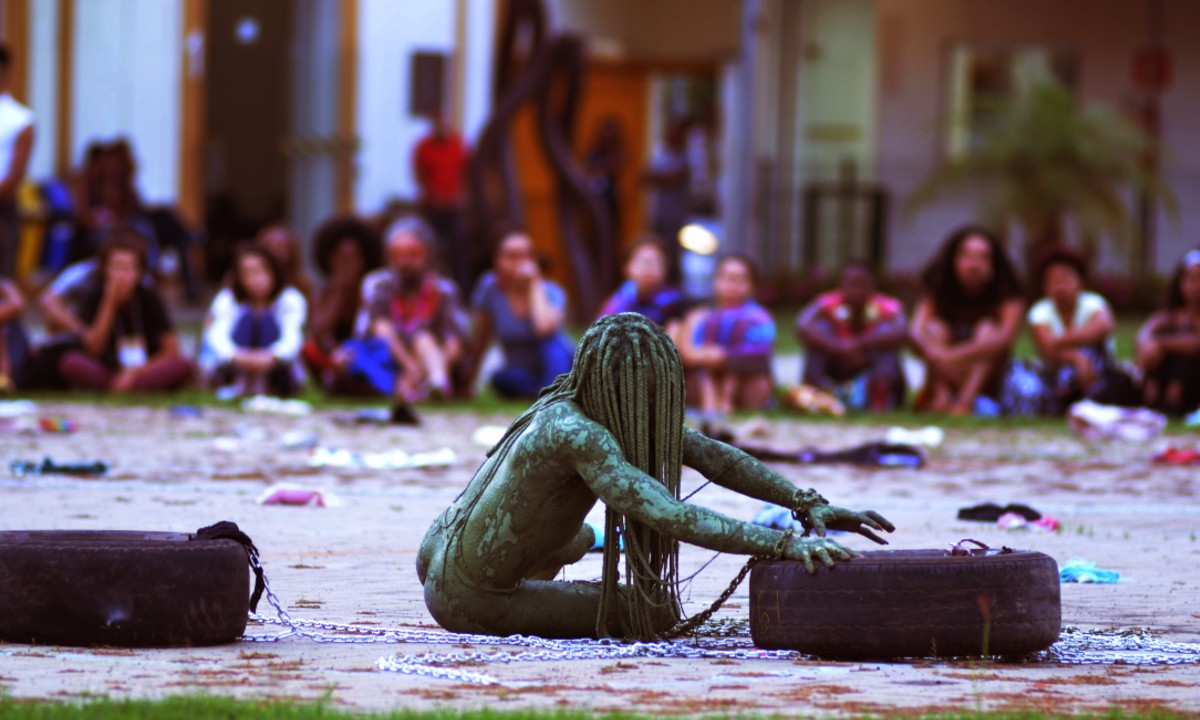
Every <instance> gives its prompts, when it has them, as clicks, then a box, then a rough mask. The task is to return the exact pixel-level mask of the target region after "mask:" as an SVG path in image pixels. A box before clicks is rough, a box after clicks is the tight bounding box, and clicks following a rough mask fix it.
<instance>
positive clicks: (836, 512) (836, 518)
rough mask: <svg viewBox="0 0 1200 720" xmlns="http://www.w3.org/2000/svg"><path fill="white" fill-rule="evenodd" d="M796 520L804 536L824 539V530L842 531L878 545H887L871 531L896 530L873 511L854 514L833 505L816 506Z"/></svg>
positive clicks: (851, 511)
mask: <svg viewBox="0 0 1200 720" xmlns="http://www.w3.org/2000/svg"><path fill="white" fill-rule="evenodd" d="M796 519H797V520H799V521H800V522H801V524H803V525H804V534H805V535H810V534H812V533H814V532H815V533H816V534H817V535H819V536H820V537H825V531H826V530H842V531H845V532H852V533H858V534H859V535H862V536H863V537H865V538H868V539H870V540H873V541H874V542H877V543H879V544H880V545H887V544H888V543H887V540H884V539H883V538H881V537H879V536H878V535H876V534H875V533H874V532H872V531H873V530H879V531H887V532H893V531H895V529H896V526H895V525H893V524H892V523H891V522H889V521H888V519H887V518H885V517H884V516H882V515H880V514H879V513H877V512H875V511H874V510H867V511H866V512H855V511H853V510H847V509H845V508H840V507H835V506H833V505H816V506H814V507H812V508H811V509H810V510H809V511H808V512H807V513H805V514H803V515H800V516H797V518H796Z"/></svg>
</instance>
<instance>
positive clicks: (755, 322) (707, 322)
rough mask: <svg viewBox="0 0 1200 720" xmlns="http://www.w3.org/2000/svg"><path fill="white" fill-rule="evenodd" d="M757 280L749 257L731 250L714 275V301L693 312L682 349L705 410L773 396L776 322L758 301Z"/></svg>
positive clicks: (752, 405)
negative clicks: (772, 372) (732, 253)
mask: <svg viewBox="0 0 1200 720" xmlns="http://www.w3.org/2000/svg"><path fill="white" fill-rule="evenodd" d="M757 282H758V270H757V268H756V267H755V265H754V263H753V261H751V260H750V258H748V257H746V256H744V255H726V256H725V257H723V258H721V260H720V261H718V262H717V266H716V269H715V272H714V275H713V302H712V304H711V306H708V307H702V308H698V309H697V310H696V311H694V312H693V313H692V314H691V315H689V318H688V322H687V324H686V327H685V329H684V331H683V343H682V347H680V353H681V355H682V358H683V363H684V367H685V368H686V369H687V370H688V374H689V375H690V376H691V377H692V380H691V386H692V387H694V388H695V389H696V390H697V392H698V394H699V398H700V409H701V410H702V411H703V412H705V413H706V414H716V415H723V414H725V413H728V412H731V411H732V410H735V409H755V410H757V409H761V408H765V407H766V406H767V405H768V404H769V403H770V401H771V395H772V391H773V385H772V380H771V347H772V345H773V344H774V342H775V321H774V320H773V319H772V318H771V315H770V313H768V312H767V311H766V310H765V309H763V307H762V306H761V305H759V304H758V303H757V302H755V301H754V293H755V287H756V285H757ZM689 395H691V393H690V392H689Z"/></svg>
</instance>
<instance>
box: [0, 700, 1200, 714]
mask: <svg viewBox="0 0 1200 720" xmlns="http://www.w3.org/2000/svg"><path fill="white" fill-rule="evenodd" d="M903 715H904V717H907V718H910V719H912V720H1043V719H1054V720H1058V719H1060V718H1061V719H1062V720H1067V719H1068V718H1070V719H1071V720H1101V719H1103V720H1135V719H1137V720H1181V719H1182V718H1186V717H1194V714H1187V713H1182V712H1174V711H1171V710H1166V709H1162V708H1147V709H1145V710H1141V711H1138V712H1129V711H1125V710H1120V709H1113V710H1111V711H1108V712H1103V713H1083V714H1073V713H1071V712H1070V711H1069V708H1065V709H1064V710H1063V712H1061V713H1053V714H1050V713H1041V712H1033V711H1019V712H1014V711H994V712H966V711H964V712H961V713H951V714H943V713H937V714H933V713H920V712H919V711H917V712H910V711H905V712H904V713H903ZM868 716H875V717H878V715H874V714H865V715H863V716H862V717H868ZM593 717H603V718H609V719H611V720H622V719H625V718H628V719H630V720H633V719H634V718H653V717H657V716H656V715H636V714H626V713H605V714H595V713H589V712H579V711H563V710H558V711H539V710H512V711H496V710H471V711H454V710H432V711H415V710H392V711H389V712H383V713H373V712H356V711H353V710H346V709H341V708H335V707H331V703H330V702H329V701H320V702H297V701H292V700H287V699H278V700H235V699H232V698H223V697H211V696H205V695H196V696H177V697H170V698H166V699H163V700H108V699H94V700H88V699H84V700H83V701H73V702H50V701H45V700H32V701H29V700H13V699H3V698H0V718H4V719H5V720H141V719H143V718H145V719H147V720H151V719H152V720H229V719H230V718H262V719H263V720H310V719H316V718H320V719H321V720H336V719H340V718H345V719H346V720H352V719H371V720H374V719H378V720H410V719H411V720H441V719H442V718H446V719H449V718H464V719H467V720H494V719H497V718H503V719H504V720H576V719H582V718H593ZM711 717H729V716H720V715H715V716H711ZM736 717H739V718H745V717H778V716H776V715H757V716H755V715H746V714H744V713H739V714H738V715H737V716H736ZM789 717H796V716H795V715H793V714H791V713H789ZM800 717H804V716H800ZM808 717H823V715H822V714H820V713H814V714H812V715H809V716H808Z"/></svg>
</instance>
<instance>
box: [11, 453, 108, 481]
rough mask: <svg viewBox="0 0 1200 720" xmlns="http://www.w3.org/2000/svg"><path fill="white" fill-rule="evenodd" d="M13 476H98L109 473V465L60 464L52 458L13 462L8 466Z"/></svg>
mask: <svg viewBox="0 0 1200 720" xmlns="http://www.w3.org/2000/svg"><path fill="white" fill-rule="evenodd" d="M8 467H9V469H10V470H12V474H13V475H16V476H17V477H24V476H26V475H81V476H98V475H104V474H105V473H107V472H108V463H105V462H103V461H101V460H96V461H93V462H74V463H58V462H55V461H54V460H52V459H51V458H50V457H48V456H47V457H45V458H43V459H42V461H41V462H40V463H38V462H34V461H32V460H13V461H12V462H11V463H9V464H8Z"/></svg>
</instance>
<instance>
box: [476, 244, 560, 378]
mask: <svg viewBox="0 0 1200 720" xmlns="http://www.w3.org/2000/svg"><path fill="white" fill-rule="evenodd" d="M492 247H493V255H492V259H493V264H494V266H495V268H494V269H493V270H490V271H488V272H487V273H485V274H484V275H483V276H482V277H481V278H480V279H479V282H478V283H477V284H476V286H475V290H474V292H472V294H471V310H472V314H471V317H472V323H471V328H472V348H471V353H470V357H471V361H472V372H471V373H470V377H471V378H472V381H473V380H474V378H475V377H476V376H477V375H478V373H479V369H480V364H481V363H482V360H483V356H484V352H485V351H486V349H487V348H488V346H489V344H490V343H491V341H492V339H493V338H495V339H497V340H499V342H500V348H501V350H502V351H503V354H504V363H503V366H502V367H501V368H500V369H499V370H497V371H496V372H495V373H494V374H493V375H492V377H491V384H492V387H493V388H494V389H495V391H496V392H497V393H498V394H500V395H501V396H503V397H508V398H526V399H532V398H535V397H537V395H538V393H539V392H541V390H542V388H544V387H546V386H547V385H549V384H550V383H551V382H553V380H554V378H556V377H558V376H559V375H561V374H562V373H565V372H567V371H568V370H570V369H571V361H572V359H573V358H574V356H575V345H574V343H572V342H571V339H570V338H569V337H567V334H566V332H565V330H564V329H563V326H564V323H565V322H566V310H567V294H566V293H565V292H564V291H563V289H562V288H561V287H559V286H558V285H557V284H555V283H554V282H552V281H551V280H548V279H546V278H543V277H542V271H541V268H540V267H539V266H538V261H537V257H536V254H535V252H534V246H533V240H531V239H530V237H529V235H527V234H526V233H525V232H524V231H523V230H519V229H516V228H509V227H504V228H501V229H499V230H498V231H496V232H494V233H493V245H492Z"/></svg>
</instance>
